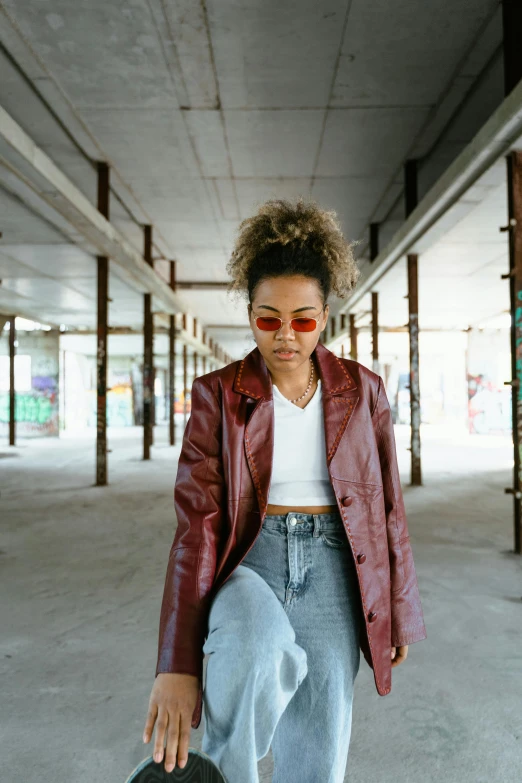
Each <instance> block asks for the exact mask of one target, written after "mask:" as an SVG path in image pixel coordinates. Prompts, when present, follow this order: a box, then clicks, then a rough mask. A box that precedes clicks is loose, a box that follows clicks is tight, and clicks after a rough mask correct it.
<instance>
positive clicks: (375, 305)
mask: <svg viewBox="0 0 522 783" xmlns="http://www.w3.org/2000/svg"><path fill="white" fill-rule="evenodd" d="M372 359H373V371H374V372H376V373H377V374H378V375H379V294H378V293H377V291H372Z"/></svg>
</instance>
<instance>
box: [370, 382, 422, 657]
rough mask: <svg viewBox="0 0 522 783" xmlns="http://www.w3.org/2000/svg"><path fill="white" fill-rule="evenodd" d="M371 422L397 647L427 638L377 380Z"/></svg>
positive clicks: (389, 429)
mask: <svg viewBox="0 0 522 783" xmlns="http://www.w3.org/2000/svg"><path fill="white" fill-rule="evenodd" d="M372 419H373V425H374V429H375V436H376V440H377V444H378V449H379V459H380V463H381V472H382V479H383V487H384V504H385V510H386V530H387V536H388V552H389V558H390V578H391V617H392V631H391V645H392V647H400V646H401V645H406V644H412V643H413V642H419V641H421V640H422V639H426V636H427V634H426V628H425V625H424V618H423V613H422V606H421V600H420V595H419V588H418V584H417V575H416V572H415V566H414V564H413V554H412V550H411V545H410V536H409V532H408V523H407V520H406V512H405V509H404V500H403V496H402V489H401V483H400V479H399V467H398V464H397V451H396V447H395V434H394V431H393V421H392V416H391V410H390V404H389V402H388V398H387V397H386V392H385V390H384V383H383V380H382V378H380V377H379V389H378V396H377V403H376V405H375V408H374V411H373V415H372Z"/></svg>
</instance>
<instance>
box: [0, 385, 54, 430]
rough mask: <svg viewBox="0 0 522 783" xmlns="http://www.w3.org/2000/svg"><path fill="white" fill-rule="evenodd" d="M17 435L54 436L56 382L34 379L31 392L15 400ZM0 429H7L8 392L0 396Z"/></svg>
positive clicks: (24, 393)
mask: <svg viewBox="0 0 522 783" xmlns="http://www.w3.org/2000/svg"><path fill="white" fill-rule="evenodd" d="M15 421H16V425H17V435H20V436H26V437H27V436H31V435H33V436H35V435H37V436H41V435H58V378H57V376H53V375H38V376H35V377H33V378H32V389H31V391H28V392H19V393H17V394H16V396H15ZM0 426H1V428H2V430H5V431H7V427H8V426H9V392H2V393H0Z"/></svg>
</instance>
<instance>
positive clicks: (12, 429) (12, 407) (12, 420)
mask: <svg viewBox="0 0 522 783" xmlns="http://www.w3.org/2000/svg"><path fill="white" fill-rule="evenodd" d="M15 318H16V316H14V315H12V316H11V317H10V318H9V445H10V446H15V445H16V416H15V411H16V391H15V356H16V322H15Z"/></svg>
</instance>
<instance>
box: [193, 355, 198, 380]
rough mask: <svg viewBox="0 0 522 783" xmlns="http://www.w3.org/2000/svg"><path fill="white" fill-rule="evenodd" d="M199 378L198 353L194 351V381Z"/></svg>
mask: <svg viewBox="0 0 522 783" xmlns="http://www.w3.org/2000/svg"><path fill="white" fill-rule="evenodd" d="M197 377H198V352H197V351H196V350H194V380H196V378H197Z"/></svg>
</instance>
